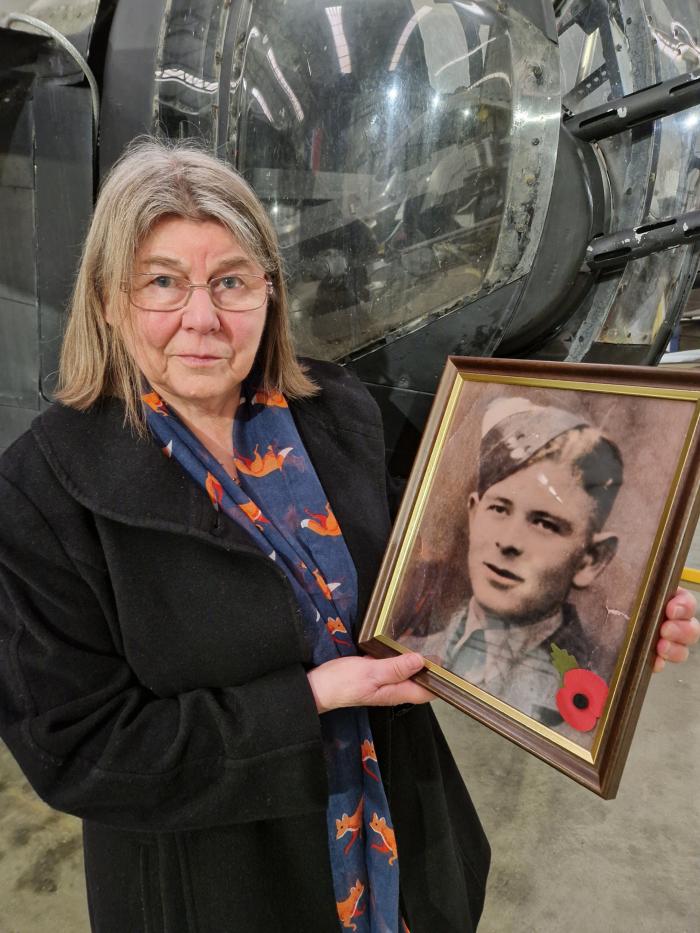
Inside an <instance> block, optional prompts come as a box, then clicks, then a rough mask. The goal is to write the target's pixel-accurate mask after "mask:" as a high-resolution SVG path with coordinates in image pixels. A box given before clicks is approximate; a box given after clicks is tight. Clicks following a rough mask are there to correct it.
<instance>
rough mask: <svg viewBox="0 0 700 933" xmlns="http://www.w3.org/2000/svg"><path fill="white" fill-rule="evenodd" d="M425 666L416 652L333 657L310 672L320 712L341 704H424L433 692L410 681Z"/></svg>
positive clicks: (432, 696)
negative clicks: (375, 656)
mask: <svg viewBox="0 0 700 933" xmlns="http://www.w3.org/2000/svg"><path fill="white" fill-rule="evenodd" d="M424 666H425V662H424V661H423V658H422V657H421V656H420V655H419V654H413V653H411V654H400V655H397V656H396V657H395V658H383V659H381V660H377V659H376V658H366V657H362V658H358V657H353V658H334V659H333V660H332V661H326V662H325V664H320V665H319V666H318V667H315V668H314V669H313V670H311V671H309V673H308V675H307V676H308V678H309V686H310V687H311V692H312V693H313V695H314V700H315V701H316V709H317V710H318V711H319V713H327V712H328V711H329V710H331V709H338V707H341V706H398V705H399V704H400V703H427V702H428V701H429V700H433V699H434V698H435V695H434V694H432V693H431V692H430V691H429V690H426V689H425V687H421V686H420V685H419V684H416V683H413V681H412V680H410V678H411V677H413V675H414V674H417V673H418V671H420V670H421V669H422V668H423V667H424Z"/></svg>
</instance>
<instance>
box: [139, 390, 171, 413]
mask: <svg viewBox="0 0 700 933" xmlns="http://www.w3.org/2000/svg"><path fill="white" fill-rule="evenodd" d="M141 401H142V402H144V403H145V404H146V405H148V407H149V408H150V409H151V411H154V412H155V413H156V414H157V415H163V416H164V417H165V418H167V417H168V409H167V408H166V407H165V402H164V401H163V399H162V398H161V397H160V395H158V393H157V392H148V393H147V394H146V395H142V396H141Z"/></svg>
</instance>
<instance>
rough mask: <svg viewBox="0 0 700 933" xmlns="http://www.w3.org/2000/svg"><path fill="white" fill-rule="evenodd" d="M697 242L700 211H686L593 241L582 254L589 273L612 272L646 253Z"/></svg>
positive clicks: (699, 231)
mask: <svg viewBox="0 0 700 933" xmlns="http://www.w3.org/2000/svg"><path fill="white" fill-rule="evenodd" d="M698 239H700V211H690V212H689V213H687V214H681V215H679V216H678V217H667V218H665V219H664V220H658V221H655V222H654V223H648V224H643V225H642V226H641V227H632V228H631V229H630V230H619V231H617V233H611V234H609V235H608V236H599V237H595V238H594V239H593V240H591V243H590V245H589V246H588V248H587V250H586V262H587V264H588V265H589V267H590V268H591V269H614V268H616V267H618V266H622V265H624V264H625V263H626V262H630V261H631V260H632V259H641V258H642V256H648V255H650V253H660V252H661V251H662V250H665V249H672V248H673V247H674V246H682V245H683V244H684V243H691V242H693V241H694V240H698Z"/></svg>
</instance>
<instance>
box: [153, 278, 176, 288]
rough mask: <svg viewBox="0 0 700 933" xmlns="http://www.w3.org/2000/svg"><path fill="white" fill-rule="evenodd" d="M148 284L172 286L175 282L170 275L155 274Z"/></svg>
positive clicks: (161, 286)
mask: <svg viewBox="0 0 700 933" xmlns="http://www.w3.org/2000/svg"><path fill="white" fill-rule="evenodd" d="M148 284H149V285H155V287H156V288H172V287H173V285H176V284H177V282H176V280H175V279H174V278H173V277H172V275H156V276H154V277H153V278H152V279H151V281H150V282H149V283H148Z"/></svg>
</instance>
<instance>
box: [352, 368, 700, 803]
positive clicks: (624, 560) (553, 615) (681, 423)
mask: <svg viewBox="0 0 700 933" xmlns="http://www.w3.org/2000/svg"><path fill="white" fill-rule="evenodd" d="M699 466H700V374H698V373H695V372H686V373H683V372H678V371H664V370H659V369H654V368H646V367H628V366H607V365H605V366H602V365H594V364H572V363H554V362H533V361H526V360H497V359H480V358H474V359H472V358H466V357H450V358H449V359H448V361H447V365H446V368H445V371H444V373H443V376H442V380H441V382H440V385H439V388H438V392H437V395H436V398H435V402H434V405H433V409H432V412H431V415H430V418H429V420H428V423H427V426H426V430H425V433H424V436H423V440H422V443H421V447H420V450H419V452H418V455H417V458H416V462H415V464H414V468H413V471H412V473H411V476H410V479H409V482H408V485H407V488H406V492H405V494H404V498H403V502H402V504H401V508H400V511H399V514H398V517H397V520H396V523H395V526H394V531H393V533H392V536H391V539H390V541H389V545H388V548H387V552H386V555H385V559H384V562H383V564H382V568H381V571H380V574H379V577H378V580H377V583H376V586H375V590H374V593H373V595H372V599H371V602H370V605H369V608H368V612H367V615H366V617H365V620H364V623H363V625H362V629H361V632H360V638H359V640H360V645H361V648H362V649H363V650H364V651H366V652H367V653H369V654H371V655H374V656H376V657H389V656H392V655H395V654H397V653H400V652H406V651H412V650H418V651H420V652H421V653H422V654H423V655H424V657H426V667H425V669H424V670H423V671H422V672H421V673H420V674H419V675H418V676H417V678H416V679H417V680H418V681H419V682H421V683H423V684H424V685H425V686H426V687H428V688H429V689H430V690H432V691H434V692H435V693H436V694H437V695H438V696H440V697H442V698H443V699H445V700H447V701H448V702H449V703H451V704H453V705H454V706H456V707H457V708H458V709H460V710H462V711H464V712H465V713H468V714H469V715H470V716H472V717H474V718H475V719H477V720H479V721H480V722H482V723H484V724H485V725H487V726H489V727H490V728H491V729H494V730H495V731H496V732H498V733H500V734H501V735H503V736H505V737H506V738H508V739H510V740H511V741H513V742H515V743H516V744H517V745H519V746H521V747H522V748H524V749H527V750H528V751H529V752H532V753H533V754H535V755H536V756H538V757H539V758H541V759H542V760H543V761H545V762H547V763H548V764H550V765H552V766H553V767H555V768H557V769H559V770H560V771H561V772H563V773H564V774H566V775H568V776H569V777H571V778H573V779H574V780H576V781H578V782H579V783H581V784H582V785H584V786H585V787H587V788H589V789H590V790H592V791H594V792H595V793H597V794H599V795H600V796H602V797H605V798H611V797H614V796H615V794H616V792H617V787H618V784H619V781H620V777H621V774H622V769H623V766H624V762H625V759H626V756H627V753H628V749H629V746H630V742H631V739H632V735H633V733H634V729H635V725H636V723H637V719H638V716H639V712H640V709H641V705H642V701H643V698H644V694H645V691H646V688H647V685H648V682H649V677H650V675H651V671H652V664H653V658H654V654H655V645H656V641H657V638H658V628H659V625H660V624H661V621H662V619H663V616H664V607H665V605H666V602H667V600H668V599H669V598H670V596H671V595H672V594H673V592H674V591H675V588H676V585H677V582H678V579H679V577H680V575H681V572H682V570H683V562H684V558H685V556H686V553H687V550H688V547H689V545H690V541H691V539H692V535H693V532H694V530H695V526H696V523H697V518H698V509H699V507H700V499H699V496H698V492H699V488H700V470H699V469H698V467H699ZM577 655H578V656H577ZM550 668H551V669H550ZM601 684H602V686H601ZM591 722H592V723H593V724H592V725H591Z"/></svg>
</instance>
